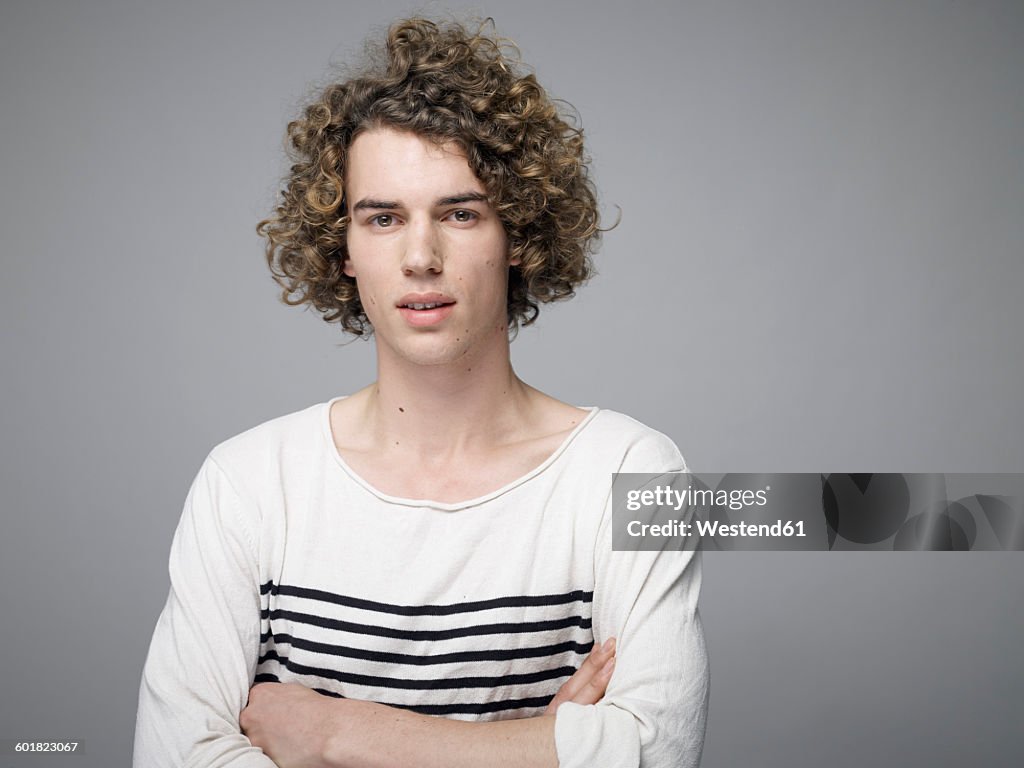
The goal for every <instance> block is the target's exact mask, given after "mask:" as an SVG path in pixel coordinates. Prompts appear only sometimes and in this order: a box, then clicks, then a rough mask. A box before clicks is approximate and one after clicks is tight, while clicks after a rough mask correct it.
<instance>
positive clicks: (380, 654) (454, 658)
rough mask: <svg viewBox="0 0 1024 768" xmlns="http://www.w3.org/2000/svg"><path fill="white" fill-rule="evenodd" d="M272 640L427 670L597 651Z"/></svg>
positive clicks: (562, 646)
mask: <svg viewBox="0 0 1024 768" xmlns="http://www.w3.org/2000/svg"><path fill="white" fill-rule="evenodd" d="M271 638H273V640H274V643H276V644H285V645H290V646H291V647H292V648H298V649H300V650H303V651H312V652H313V653H323V654H326V655H330V656H345V657H347V658H350V659H362V660H364V661H377V662H381V663H384V664H413V665H416V666H427V665H430V664H456V663H464V662H473V661H511V660H515V659H536V658H539V657H542V656H556V655H558V654H562V653H576V654H580V655H584V654H587V653H590V651H591V649H592V648H593V647H594V643H593V642H589V643H576V642H573V641H571V640H570V641H568V642H564V643H555V644H554V645H539V646H535V647H532V648H489V649H487V650H483V651H453V652H451V653H434V654H422V655H417V654H413V653H387V652H384V651H373V650H370V649H368V648H352V647H349V646H347V645H331V644H330V643H317V642H314V641H312V640H306V639H304V638H301V637H293V636H291V635H288V634H275V635H271V634H270V632H264V633H263V634H262V635H260V645H264V644H265V643H266V642H267V641H268V640H270V639H271Z"/></svg>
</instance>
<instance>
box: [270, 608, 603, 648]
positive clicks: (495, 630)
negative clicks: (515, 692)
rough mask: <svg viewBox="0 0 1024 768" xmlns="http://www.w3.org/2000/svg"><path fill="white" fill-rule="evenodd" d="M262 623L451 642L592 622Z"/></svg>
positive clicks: (293, 617) (303, 617)
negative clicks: (439, 625) (432, 625)
mask: <svg viewBox="0 0 1024 768" xmlns="http://www.w3.org/2000/svg"><path fill="white" fill-rule="evenodd" d="M260 619H270V620H271V621H274V620H276V619H286V620H288V621H296V622H299V623H300V624H310V625H312V626H314V627H321V628H323V629H336V630H340V631H343V632H352V633H354V634H358V635H371V636H373V637H393V638H397V639H400V640H450V639H451V638H455V637H473V636H477V635H498V634H501V635H504V634H522V633H526V632H547V631H549V630H552V629H564V628H566V627H580V628H581V629H590V626H591V619H590V618H589V617H586V618H585V617H583V616H566V617H564V618H560V619H548V620H546V621H521V622H504V623H498V624H476V625H472V626H468V627H453V628H451V629H397V628H395V627H379V626H376V625H374V624H359V623H356V622H354V621H342V620H341V619H329V618H326V617H324V616H315V615H313V614H309V613H299V612H297V611H284V610H273V611H271V610H269V609H266V608H264V609H263V610H262V611H260Z"/></svg>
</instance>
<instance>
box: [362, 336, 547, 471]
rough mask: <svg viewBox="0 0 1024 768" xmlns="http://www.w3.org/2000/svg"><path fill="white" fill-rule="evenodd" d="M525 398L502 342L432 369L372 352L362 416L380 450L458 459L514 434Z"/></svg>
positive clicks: (529, 399)
mask: <svg viewBox="0 0 1024 768" xmlns="http://www.w3.org/2000/svg"><path fill="white" fill-rule="evenodd" d="M533 393H534V390H533V389H532V388H531V387H529V386H527V385H526V384H524V383H523V382H522V381H520V379H519V378H518V377H517V376H516V375H515V372H514V371H513V370H512V363H511V356H510V353H509V345H508V344H507V343H506V344H501V345H489V347H488V348H487V349H485V350H484V351H479V350H477V351H476V352H475V353H472V354H467V355H465V356H463V357H462V358H460V359H459V360H458V361H455V362H449V363H444V364H439V365H418V364H416V363H412V362H410V361H408V360H406V359H402V358H400V357H398V356H397V355H394V354H393V353H392V352H391V351H390V350H388V349H386V348H384V347H382V346H378V351H377V382H376V384H374V385H373V386H372V387H371V388H370V391H369V392H368V396H367V399H366V404H365V411H364V417H365V418H366V420H367V423H368V424H369V425H370V426H371V428H372V430H373V434H375V435H377V438H378V440H380V442H381V443H382V444H384V445H387V446H392V445H394V444H397V443H398V442H399V441H400V442H401V444H402V447H403V448H406V449H410V450H413V451H431V452H433V453H437V452H439V451H440V452H443V453H461V452H464V451H472V450H473V449H474V448H482V447H486V446H491V445H493V444H494V442H495V440H499V439H507V437H508V436H509V435H510V434H514V433H515V430H516V428H517V427H519V426H521V425H522V424H523V422H524V421H525V420H526V419H525V417H526V415H527V413H528V409H529V406H530V404H531V402H532V400H533V396H532V395H533ZM385 441H386V442H385ZM442 446H443V449H442V448H441V447H442Z"/></svg>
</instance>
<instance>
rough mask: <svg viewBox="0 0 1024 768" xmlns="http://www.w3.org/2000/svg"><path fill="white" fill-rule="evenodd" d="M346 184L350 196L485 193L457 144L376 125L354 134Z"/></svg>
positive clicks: (406, 198)
mask: <svg viewBox="0 0 1024 768" xmlns="http://www.w3.org/2000/svg"><path fill="white" fill-rule="evenodd" d="M345 186H346V187H347V188H348V189H347V191H348V193H349V196H350V197H352V198H358V197H363V196H364V195H369V196H374V197H380V198H382V199H389V200H392V199H398V200H400V201H401V202H408V203H412V202H416V201H418V200H420V199H421V198H422V199H428V200H433V199H436V198H439V197H444V196H446V195H451V194H452V193H453V191H459V192H467V191H476V192H486V190H485V188H484V185H483V183H481V181H480V180H479V179H478V178H477V177H476V174H474V173H473V170H472V169H471V168H470V167H469V162H468V161H467V160H466V155H465V153H464V152H463V151H462V148H461V147H459V146H458V145H457V144H455V143H454V142H448V143H446V144H438V143H437V142H435V141H432V140H430V139H427V138H424V137H422V136H419V135H417V134H415V133H411V132H408V131H398V130H395V129H393V128H372V129H370V130H367V131H364V132H362V133H360V134H359V135H358V136H357V137H356V138H355V140H354V141H353V142H352V145H351V146H350V147H349V150H348V162H347V167H346V172H345Z"/></svg>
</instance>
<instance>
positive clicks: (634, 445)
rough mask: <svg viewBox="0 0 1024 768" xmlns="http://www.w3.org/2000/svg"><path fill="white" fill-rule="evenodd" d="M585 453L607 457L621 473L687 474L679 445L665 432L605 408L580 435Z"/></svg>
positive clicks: (595, 415)
mask: <svg viewBox="0 0 1024 768" xmlns="http://www.w3.org/2000/svg"><path fill="white" fill-rule="evenodd" d="M580 438H581V441H580V443H581V447H582V451H583V452H584V453H590V454H597V455H602V456H606V457H607V458H608V459H609V460H611V461H613V462H615V463H616V464H617V468H616V469H615V470H614V471H617V472H682V471H686V469H687V466H686V461H685V459H683V456H682V454H681V453H680V451H679V448H678V447H676V444H675V442H673V440H672V439H671V438H670V437H669V436H668V435H666V434H664V433H663V432H659V431H658V430H656V429H654V428H652V427H649V426H647V425H646V424H644V423H643V422H640V421H637V420H636V419H634V418H632V417H631V416H627V415H626V414H624V413H619V412H618V411H612V410H606V409H601V410H599V411H598V412H597V413H596V414H594V416H593V417H592V419H591V421H590V423H589V424H587V425H586V428H585V429H584V430H583V431H582V433H581V434H580Z"/></svg>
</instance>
